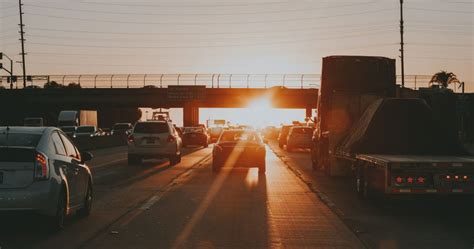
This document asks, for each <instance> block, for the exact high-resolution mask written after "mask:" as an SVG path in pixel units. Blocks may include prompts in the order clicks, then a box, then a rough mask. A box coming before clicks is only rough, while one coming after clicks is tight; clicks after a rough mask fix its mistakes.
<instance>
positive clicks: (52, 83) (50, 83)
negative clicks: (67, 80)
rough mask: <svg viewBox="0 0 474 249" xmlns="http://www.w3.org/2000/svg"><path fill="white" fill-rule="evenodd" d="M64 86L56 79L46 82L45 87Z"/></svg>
mask: <svg viewBox="0 0 474 249" xmlns="http://www.w3.org/2000/svg"><path fill="white" fill-rule="evenodd" d="M61 87H63V86H62V85H61V84H59V83H58V82H56V81H48V82H46V83H45V84H44V86H43V88H45V89H52V88H61Z"/></svg>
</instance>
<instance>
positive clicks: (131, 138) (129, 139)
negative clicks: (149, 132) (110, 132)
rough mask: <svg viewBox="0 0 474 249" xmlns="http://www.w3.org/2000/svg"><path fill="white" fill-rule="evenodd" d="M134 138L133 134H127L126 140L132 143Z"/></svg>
mask: <svg viewBox="0 0 474 249" xmlns="http://www.w3.org/2000/svg"><path fill="white" fill-rule="evenodd" d="M134 140H135V138H134V137H133V135H129V136H128V142H130V143H132V142H133V141H134Z"/></svg>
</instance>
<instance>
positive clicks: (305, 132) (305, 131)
mask: <svg viewBox="0 0 474 249" xmlns="http://www.w3.org/2000/svg"><path fill="white" fill-rule="evenodd" d="M292 133H293V134H301V135H313V128H309V127H308V128H306V127H305V128H293V131H292Z"/></svg>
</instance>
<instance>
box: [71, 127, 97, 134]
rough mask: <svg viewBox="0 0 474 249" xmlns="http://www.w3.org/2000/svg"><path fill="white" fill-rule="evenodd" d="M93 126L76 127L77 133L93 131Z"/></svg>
mask: <svg viewBox="0 0 474 249" xmlns="http://www.w3.org/2000/svg"><path fill="white" fill-rule="evenodd" d="M94 130H95V129H94V126H79V127H77V130H76V131H77V133H81V132H84V133H86V132H94Z"/></svg>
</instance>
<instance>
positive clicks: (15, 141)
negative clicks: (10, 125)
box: [0, 132, 41, 147]
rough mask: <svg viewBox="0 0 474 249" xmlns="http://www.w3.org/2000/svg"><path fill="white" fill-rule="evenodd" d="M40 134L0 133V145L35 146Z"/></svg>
mask: <svg viewBox="0 0 474 249" xmlns="http://www.w3.org/2000/svg"><path fill="white" fill-rule="evenodd" d="M40 138H41V134H28V133H6V132H3V133H0V146H21V147H36V146H37V145H38V142H39V140H40Z"/></svg>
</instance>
